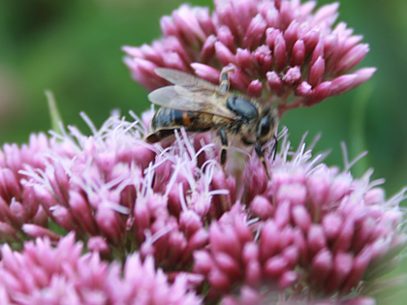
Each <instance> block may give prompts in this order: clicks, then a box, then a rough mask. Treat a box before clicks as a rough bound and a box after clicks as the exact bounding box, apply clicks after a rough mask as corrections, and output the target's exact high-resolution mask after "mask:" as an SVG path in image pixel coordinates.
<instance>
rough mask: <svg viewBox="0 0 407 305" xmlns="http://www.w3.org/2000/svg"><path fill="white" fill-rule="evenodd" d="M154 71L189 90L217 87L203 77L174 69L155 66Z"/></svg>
mask: <svg viewBox="0 0 407 305" xmlns="http://www.w3.org/2000/svg"><path fill="white" fill-rule="evenodd" d="M154 72H155V73H156V74H157V75H158V76H160V77H162V78H164V79H165V80H167V81H169V82H170V83H173V84H174V85H178V86H181V87H184V88H187V89H189V90H191V91H195V90H197V89H205V90H209V91H218V87H217V86H215V85H213V84H211V83H210V82H207V81H205V80H203V79H200V78H198V77H195V76H193V75H191V74H188V73H185V72H182V71H179V70H174V69H167V68H157V69H155V70H154Z"/></svg>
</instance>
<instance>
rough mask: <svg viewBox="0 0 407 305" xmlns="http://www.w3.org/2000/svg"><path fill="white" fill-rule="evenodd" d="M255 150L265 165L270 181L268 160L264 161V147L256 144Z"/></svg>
mask: <svg viewBox="0 0 407 305" xmlns="http://www.w3.org/2000/svg"><path fill="white" fill-rule="evenodd" d="M254 150H255V151H256V154H257V156H258V157H259V159H260V161H261V163H262V164H263V167H264V171H265V172H266V175H267V178H269V179H270V174H269V170H268V168H267V163H266V159H264V151H263V147H262V145H261V144H260V143H256V144H255V146H254Z"/></svg>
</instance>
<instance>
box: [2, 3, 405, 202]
mask: <svg viewBox="0 0 407 305" xmlns="http://www.w3.org/2000/svg"><path fill="white" fill-rule="evenodd" d="M181 2H182V1H180V0H148V1H147V0H92V1H83V0H82V1H80V0H71V1H55V0H31V1H24V0H15V1H7V0H0V46H1V47H0V142H1V143H4V142H15V141H18V142H22V141H25V140H26V139H27V137H28V135H29V133H30V132H33V131H40V130H42V131H46V130H48V129H49V126H50V123H49V118H48V111H47V104H46V101H45V97H44V90H45V89H50V90H52V91H53V92H54V94H55V96H56V98H57V100H58V103H59V108H60V111H61V113H62V116H63V118H64V122H65V123H68V124H77V125H80V126H84V124H83V122H82V120H81V118H80V117H79V112H80V111H85V112H86V113H87V114H88V115H89V116H90V117H91V118H92V119H93V120H94V122H95V123H96V124H100V123H101V122H103V120H104V119H106V118H107V117H108V115H109V113H110V111H111V110H112V109H113V108H117V109H120V110H121V111H122V113H127V112H128V110H134V111H136V112H138V113H140V112H141V111H142V110H143V109H146V108H147V107H148V101H147V99H146V91H145V90H144V89H143V88H142V87H141V86H139V85H138V84H136V83H135V82H133V81H132V80H131V78H130V75H129V72H128V70H127V68H126V67H125V65H124V64H123V62H122V59H123V53H122V51H121V46H123V45H125V44H128V45H140V44H142V43H149V42H151V41H152V40H153V39H154V38H157V37H159V35H160V30H159V17H160V16H162V15H163V14H169V13H170V12H171V11H172V10H173V9H175V8H177V7H178V5H179V4H180V3H181ZM319 2H320V4H322V3H327V2H329V1H319ZM190 3H192V4H195V5H210V6H212V1H210V0H190ZM340 14H341V15H340V20H343V21H346V22H347V23H348V24H350V26H352V27H353V28H354V29H355V31H356V33H361V34H363V35H364V36H365V41H366V42H368V43H370V46H371V52H370V53H369V55H368V56H367V58H366V59H365V61H364V62H363V65H364V66H376V67H378V72H377V73H376V75H375V76H374V77H373V79H372V80H371V81H370V82H368V83H367V84H364V85H363V86H361V87H359V88H358V89H356V90H353V91H352V92H350V93H347V94H345V95H342V96H340V97H336V98H331V99H330V100H328V101H326V102H323V103H321V104H320V105H317V106H315V107H313V108H308V109H299V110H294V111H291V112H290V113H288V114H287V115H286V116H285V117H284V119H283V124H286V125H287V126H289V128H290V134H291V135H292V139H293V142H294V143H296V142H297V141H298V139H299V138H300V136H301V135H302V134H303V133H304V131H307V130H309V131H310V135H315V134H317V133H318V132H322V139H321V140H320V142H319V144H318V147H317V148H318V149H320V150H326V149H332V153H331V154H330V156H329V158H328V162H329V163H330V164H342V160H343V159H342V154H341V150H340V147H339V143H340V142H341V141H345V142H346V143H347V144H348V147H349V151H350V155H351V157H354V156H355V155H357V154H358V153H359V152H361V151H363V150H365V149H366V150H368V151H369V155H368V157H367V158H365V159H364V160H363V161H362V162H361V163H359V164H358V166H359V168H356V171H357V172H358V171H359V172H360V170H361V169H362V168H363V167H366V166H369V167H370V166H373V167H374V168H375V177H377V178H379V177H384V178H386V181H387V182H386V184H385V188H386V190H387V191H388V193H389V194H393V193H394V192H395V191H397V190H399V189H400V188H401V187H402V186H403V185H405V184H407V183H406V182H407V179H406V178H407V141H406V139H407V119H406V114H407V103H406V101H405V92H406V83H407V76H406V70H407V69H406V68H407V1H405V0H392V1H385V0H379V1H369V0H359V1H351V0H348V1H341V7H340Z"/></svg>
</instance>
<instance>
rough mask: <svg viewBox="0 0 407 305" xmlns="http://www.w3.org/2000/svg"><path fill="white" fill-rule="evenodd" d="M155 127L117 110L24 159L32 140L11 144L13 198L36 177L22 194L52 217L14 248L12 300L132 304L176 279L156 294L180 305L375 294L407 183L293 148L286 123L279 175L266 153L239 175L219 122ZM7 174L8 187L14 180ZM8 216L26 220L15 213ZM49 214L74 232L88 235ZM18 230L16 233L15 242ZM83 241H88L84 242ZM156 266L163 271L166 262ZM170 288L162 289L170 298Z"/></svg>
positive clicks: (4, 265) (335, 300) (6, 155)
mask: <svg viewBox="0 0 407 305" xmlns="http://www.w3.org/2000/svg"><path fill="white" fill-rule="evenodd" d="M144 128H145V126H143V125H142V124H140V123H137V122H127V121H124V120H123V119H121V118H119V117H117V116H113V117H111V118H110V119H109V120H108V121H107V122H106V123H105V124H104V125H103V126H102V127H101V128H100V129H99V130H96V129H93V133H92V135H91V136H87V135H84V134H82V133H81V132H79V131H78V130H77V129H76V128H70V131H69V133H66V134H64V135H62V136H61V135H54V137H53V138H52V139H47V140H46V139H45V137H43V136H40V137H34V138H33V139H32V140H31V143H30V145H29V146H27V147H29V148H30V149H31V150H32V151H34V150H35V151H36V156H35V158H33V157H32V156H31V159H30V158H29V157H28V155H27V159H24V158H20V159H16V161H15V162H14V165H13V166H11V165H10V164H11V161H10V160H11V159H12V157H13V156H16V155H17V156H18V155H25V154H26V153H24V152H25V151H26V149H27V147H26V146H23V147H22V148H19V149H18V148H16V147H15V149H14V150H10V149H8V147H9V146H5V149H3V151H2V156H3V158H2V159H3V160H9V162H8V163H7V164H9V165H8V167H9V168H15V169H16V171H15V173H14V176H13V177H14V179H15V181H16V182H15V185H17V186H18V187H19V188H18V189H16V190H14V191H13V192H14V193H12V195H9V197H7V196H6V195H7V194H8V193H4V191H3V192H2V193H1V198H3V199H2V200H3V201H4V200H5V199H8V201H10V202H13V200H14V199H13V198H14V197H15V198H19V197H18V196H21V194H22V193H24V192H26V191H25V190H29V191H30V196H28V198H29V200H28V199H27V201H24V200H22V202H23V203H24V204H26V205H27V206H34V207H36V209H37V210H38V211H41V215H42V218H41V219H42V221H41V222H38V221H37V222H36V221H35V219H36V218H35V217H33V216H31V218H30V217H27V218H24V219H22V220H20V222H19V226H17V227H16V230H19V232H20V233H19V234H18V235H17V237H19V236H21V232H25V234H26V235H25V236H26V237H29V236H31V237H40V236H42V237H44V238H46V240H48V241H37V243H36V245H34V244H32V243H28V244H27V243H26V244H25V246H24V250H23V252H22V253H21V254H19V253H18V252H12V251H11V250H10V249H9V248H7V246H5V248H3V252H2V259H1V261H0V275H1V276H0V278H1V279H2V280H0V292H1V293H0V296H2V297H3V299H4V300H7V301H8V302H9V303H10V304H37V303H39V302H44V300H45V298H49V299H50V300H58V298H68V297H69V298H72V300H73V301H72V302H74V301H75V302H79V303H81V302H82V303H83V304H132V303H131V302H132V301H131V300H133V299H132V298H135V299H137V298H142V299H143V298H145V297H147V296H149V297H152V298H155V297H154V296H150V294H147V295H144V294H143V295H139V294H138V293H137V291H144V290H145V289H150V290H154V289H161V288H159V287H161V286H162V285H164V286H163V287H166V288H165V289H166V290H165V291H168V296H165V297H163V296H162V295H161V294H160V295H159V296H157V298H161V297H162V298H163V299H165V298H167V297H168V298H169V295H170V294H172V293H173V292H171V291H173V290H172V289H174V290H176V291H178V292H176V293H175V292H174V293H175V294H174V296H173V297H176V296H180V295H181V296H183V297H180V298H178V299H177V301H174V302H173V303H170V304H184V303H185V304H201V300H198V298H197V297H196V296H195V295H194V294H196V295H200V297H201V298H202V299H204V303H205V304H215V303H218V302H220V303H222V304H247V305H255V304H259V302H266V300H274V299H278V300H280V301H281V302H282V303H281V304H287V305H288V304H296V303H295V302H297V301H298V300H308V301H309V304H317V303H316V302H317V301H318V300H321V302H322V301H324V300H325V299H330V300H331V301H330V302H331V303H328V304H369V303H366V302H369V301H371V299H369V298H366V297H363V291H364V290H363V289H364V288H365V287H368V285H369V283H370V282H371V281H370V280H369V281H367V280H366V279H367V278H366V276H367V275H368V274H370V273H374V272H375V270H377V269H380V266H381V264H383V263H389V260H390V259H392V258H391V257H390V258H389V254H391V253H397V250H398V249H399V248H401V247H402V246H403V245H404V243H405V234H404V232H403V231H402V230H401V223H402V216H403V214H402V211H401V209H400V207H399V203H400V202H401V201H402V200H403V199H404V196H405V194H404V193H403V192H401V193H400V194H398V195H396V196H395V197H393V198H391V199H388V200H386V199H385V198H384V194H383V190H382V189H381V188H379V187H378V182H377V181H372V182H370V179H369V178H370V172H368V173H367V174H366V175H365V176H363V177H362V178H360V179H355V178H353V177H352V176H351V175H350V173H349V172H348V170H343V171H341V170H339V169H338V168H335V167H328V166H327V165H325V164H323V163H322V159H323V155H317V156H315V157H312V155H311V150H310V149H307V148H306V147H305V144H303V143H301V144H300V146H299V148H298V149H297V150H295V151H293V150H292V148H291V145H290V143H289V142H288V140H287V136H282V139H281V142H282V145H281V146H282V147H281V151H280V152H279V153H278V155H277V156H276V159H275V160H274V161H273V162H271V161H272V160H271V159H270V160H268V162H269V169H270V173H271V179H268V178H267V175H266V174H265V172H264V170H263V167H262V166H261V164H260V163H259V160H258V159H257V157H255V156H248V155H245V154H244V153H242V154H243V155H242V156H241V157H242V158H247V161H246V162H245V165H244V168H243V169H242V170H241V171H240V174H236V173H233V174H232V173H230V172H228V171H225V170H224V169H223V168H222V166H221V165H220V164H219V163H218V161H216V160H217V158H216V156H217V154H218V153H219V151H218V148H217V147H216V145H215V144H214V143H213V141H214V140H213V136H212V135H211V134H198V135H196V136H194V137H191V138H190V137H188V136H187V135H186V134H185V132H184V131H180V132H179V133H176V140H175V142H174V143H173V144H171V145H169V146H168V147H166V148H162V147H161V146H158V145H156V146H152V145H149V144H147V143H145V142H144V141H143V140H142V136H143V134H144ZM41 143H42V144H41ZM50 143H51V144H50ZM40 144H41V145H40ZM38 147H41V149H37V148H38ZM34 159H35V160H37V161H36V162H34ZM26 160H31V161H26ZM228 162H230V163H234V162H237V161H236V160H234V159H233V158H231V159H230V160H229V161H228ZM2 166H4V165H2ZM2 170H3V171H4V170H6V171H9V170H10V169H8V168H6V167H4V169H3V167H2ZM238 172H239V171H238ZM239 175H240V176H239ZM7 183H8V184H7ZM7 183H6V182H2V188H3V189H10V186H9V185H10V182H7ZM29 204H30V205H29ZM10 210H12V209H10ZM35 214H36V213H34V214H32V215H35ZM2 222H3V227H4V226H10V227H13V226H14V223H13V219H12V218H7V217H3V219H2ZM49 223H53V224H54V225H53V226H55V225H57V226H58V227H60V228H62V229H64V230H66V231H69V232H74V233H75V237H76V239H77V240H81V241H82V242H84V243H86V248H83V247H82V246H81V243H80V242H79V243H74V237H73V235H72V234H71V235H70V237H68V238H62V236H61V235H59V234H58V233H56V231H55V230H51V227H49V226H48V224H49ZM17 237H16V239H14V240H13V238H14V235H10V236H9V239H12V240H13V242H14V244H15V242H18V241H19V239H18V238H17ZM49 240H52V241H53V242H54V243H55V244H56V248H52V247H51V246H50V242H49ZM17 245H18V243H17ZM84 249H86V252H89V253H88V254H85V255H80V252H81V250H84ZM131 253H134V254H131ZM129 254H131V256H129ZM105 260H106V261H105ZM110 260H114V261H116V263H109V262H108V261H110ZM120 262H121V263H123V264H124V266H125V267H123V268H124V270H125V272H124V274H125V275H124V276H123V277H122V278H121V277H120V276H119V273H120V272H119V271H118V270H120V267H119V264H120ZM129 262H132V263H129ZM153 265H155V266H156V268H160V270H162V271H159V272H158V274H155V273H154V272H155V271H154V272H153V270H155V269H154V268H153ZM127 266H132V267H127ZM146 266H147V267H146ZM145 268H147V269H148V270H150V271H148V272H147V271H145V270H144V269H145ZM17 270H25V271H24V273H20V272H17ZM127 270H128V271H127ZM127 272H128V273H127ZM145 272H147V273H148V274H152V275H151V278H152V279H151V281H150V279H149V277H148V280H147V279H146V283H140V282H139V280H136V279H133V278H131V276H134V277H136V278H138V277H143V279H144V277H145V276H146V275H145V274H144V273H145ZM162 272H164V273H162ZM112 274H114V276H113V275H112ZM373 278H375V277H373ZM114 283H116V284H114ZM180 283H181V284H180ZM115 285H116V286H115ZM139 285H140V287H141V288H140V290H137V287H138V286H139ZM143 285H147V286H148V285H151V286H148V287H150V288H145V287H144V286H143ZM153 286H155V287H156V288H152V287H153ZM62 287H68V288H69V289H68V290H64V289H62ZM118 287H119V288H118ZM172 287H173V288H172ZM176 287H178V288H176ZM163 289H164V288H163ZM117 291H124V292H123V295H121V296H118V295H116V294H117ZM130 291H133V292H130ZM203 292H205V293H203ZM356 292H357V294H356V297H355V296H354V295H355V293H356ZM132 293H134V294H132ZM140 293H141V292H140ZM157 293H158V292H157ZM349 298H350V299H349ZM96 299H97V300H100V302H99V303H97V302H96V301H95V300H96ZM90 300H92V301H90ZM102 300H103V301H102ZM106 300H109V301H106ZM119 300H120V301H119ZM143 300H144V299H143ZM154 300H155V299H154ZM160 300H161V299H160ZM160 300H156V301H151V302H152V304H164V303H162V301H160ZM260 300H263V301H260ZM4 302H6V301H4ZM52 302H55V304H58V302H57V301H52ZM86 302H88V303H86ZM95 302H96V303H95ZM140 302H141V301H140ZM146 302H147V301H146ZM324 302H325V301H324ZM347 302H350V303H347ZM5 304H7V303H5ZM72 304H75V303H72ZM140 304H144V303H140ZM149 304H150V303H149ZM166 304H167V303H166ZM324 304H326V303H324Z"/></svg>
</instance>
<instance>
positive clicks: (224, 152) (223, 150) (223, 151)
mask: <svg viewBox="0 0 407 305" xmlns="http://www.w3.org/2000/svg"><path fill="white" fill-rule="evenodd" d="M218 135H219V137H220V142H221V143H222V148H221V151H220V164H221V165H222V166H224V165H225V163H226V157H227V148H228V145H229V144H228V136H227V134H226V130H225V129H224V128H221V129H219V131H218Z"/></svg>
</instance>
